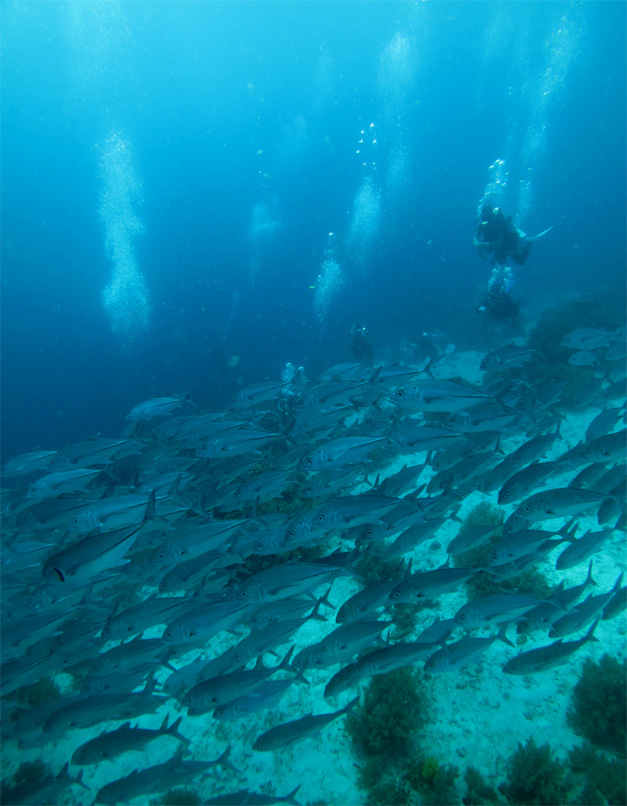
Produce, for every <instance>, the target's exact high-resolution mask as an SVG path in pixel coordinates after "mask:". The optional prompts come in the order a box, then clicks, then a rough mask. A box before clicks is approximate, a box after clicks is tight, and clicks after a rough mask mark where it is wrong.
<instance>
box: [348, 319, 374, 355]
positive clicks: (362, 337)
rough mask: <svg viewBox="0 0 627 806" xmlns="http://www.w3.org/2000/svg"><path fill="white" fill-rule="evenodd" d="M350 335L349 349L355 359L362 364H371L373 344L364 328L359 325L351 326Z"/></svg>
mask: <svg viewBox="0 0 627 806" xmlns="http://www.w3.org/2000/svg"><path fill="white" fill-rule="evenodd" d="M350 335H351V337H350V343H351V349H352V351H353V355H354V356H355V358H357V359H358V360H359V361H362V362H363V363H364V364H372V361H373V356H374V344H373V342H372V339H371V338H370V334H369V333H368V331H367V330H366V328H365V327H362V326H361V325H353V326H352V328H351V334H350Z"/></svg>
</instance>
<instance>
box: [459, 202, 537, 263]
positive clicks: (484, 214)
mask: <svg viewBox="0 0 627 806" xmlns="http://www.w3.org/2000/svg"><path fill="white" fill-rule="evenodd" d="M551 229H553V228H552V227H549V228H548V229H546V230H544V232H541V233H540V234H539V235H526V234H525V233H524V232H523V231H522V230H521V229H519V228H518V227H516V226H515V225H514V224H513V222H512V217H511V216H506V215H505V214H504V213H503V211H502V210H501V208H500V207H492V205H491V204H484V205H483V207H482V208H481V215H480V221H479V226H478V227H477V230H476V232H475V235H474V237H473V243H474V245H475V248H476V249H477V252H478V253H479V256H480V257H482V258H483V259H484V260H488V259H489V258H490V255H491V256H492V257H491V259H490V262H491V264H492V265H493V266H494V265H495V264H496V265H497V266H504V265H505V261H506V260H507V259H508V258H509V259H510V260H511V261H512V262H513V263H515V264H516V265H517V266H522V265H524V264H525V263H526V261H527V258H528V257H529V252H530V251H531V244H532V243H533V242H534V241H537V240H538V238H541V237H542V236H543V235H546V234H547V232H549V230H551Z"/></svg>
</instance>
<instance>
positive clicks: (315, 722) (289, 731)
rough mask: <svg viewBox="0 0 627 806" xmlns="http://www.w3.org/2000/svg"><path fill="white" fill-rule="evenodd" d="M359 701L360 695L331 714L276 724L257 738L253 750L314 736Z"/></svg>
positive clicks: (269, 749)
mask: <svg viewBox="0 0 627 806" xmlns="http://www.w3.org/2000/svg"><path fill="white" fill-rule="evenodd" d="M358 702H359V697H355V699H353V700H351V701H350V702H349V703H348V705H345V706H344V708H340V709H339V710H338V711H333V712H332V713H330V714H317V715H315V716H314V715H313V714H308V715H307V716H303V717H301V718H300V719H294V720H292V721H291V722H284V723H283V724H282V725H276V727H274V728H270V730H267V731H266V732H265V733H262V734H261V736H258V737H257V739H255V743H254V744H253V750H257V751H262V752H268V751H273V750H280V749H281V748H283V747H289V746H290V745H291V744H295V743H296V742H302V741H303V740H304V739H308V738H309V737H310V736H314V735H315V734H316V733H318V732H319V731H321V730H322V729H323V728H325V727H326V726H327V725H329V724H330V723H331V722H333V721H334V720H336V719H339V717H341V716H344V714H346V713H348V712H349V711H350V710H351V708H353V707H354V706H355V705H357V703H358Z"/></svg>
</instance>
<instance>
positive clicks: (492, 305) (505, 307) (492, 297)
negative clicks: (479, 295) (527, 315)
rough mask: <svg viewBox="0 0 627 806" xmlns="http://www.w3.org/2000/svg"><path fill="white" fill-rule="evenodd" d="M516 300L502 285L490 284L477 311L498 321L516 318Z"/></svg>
mask: <svg viewBox="0 0 627 806" xmlns="http://www.w3.org/2000/svg"><path fill="white" fill-rule="evenodd" d="M518 307H519V306H518V302H517V301H516V300H515V299H514V297H512V295H511V294H510V293H508V292H507V291H506V290H505V289H504V288H503V287H502V286H492V287H491V288H489V289H488V294H487V296H486V297H485V299H484V300H483V302H482V303H481V305H479V306H478V308H477V313H481V314H484V315H485V316H489V317H490V318H491V319H496V320H498V321H505V320H508V319H509V320H511V321H512V322H513V321H514V320H515V319H517V318H518Z"/></svg>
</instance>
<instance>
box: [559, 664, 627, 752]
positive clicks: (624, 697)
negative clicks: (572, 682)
mask: <svg viewBox="0 0 627 806" xmlns="http://www.w3.org/2000/svg"><path fill="white" fill-rule="evenodd" d="M568 722H569V723H570V725H571V726H572V728H573V730H574V731H575V732H576V733H578V734H580V735H581V736H584V737H585V738H586V739H588V741H589V742H592V744H594V745H596V746H597V747H602V748H604V749H606V750H611V751H613V752H615V753H620V754H622V755H625V749H626V742H627V736H626V733H627V731H626V727H627V662H626V661H625V660H623V662H622V663H620V662H619V661H618V660H616V658H612V657H611V656H610V655H607V654H605V655H603V656H602V657H601V660H600V661H599V662H598V663H596V662H595V661H593V660H591V659H590V658H588V659H587V660H586V661H585V662H584V664H583V668H582V671H581V675H580V677H579V681H578V682H577V684H576V686H575V688H574V690H573V697H572V707H571V708H570V709H569V711H568Z"/></svg>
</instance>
